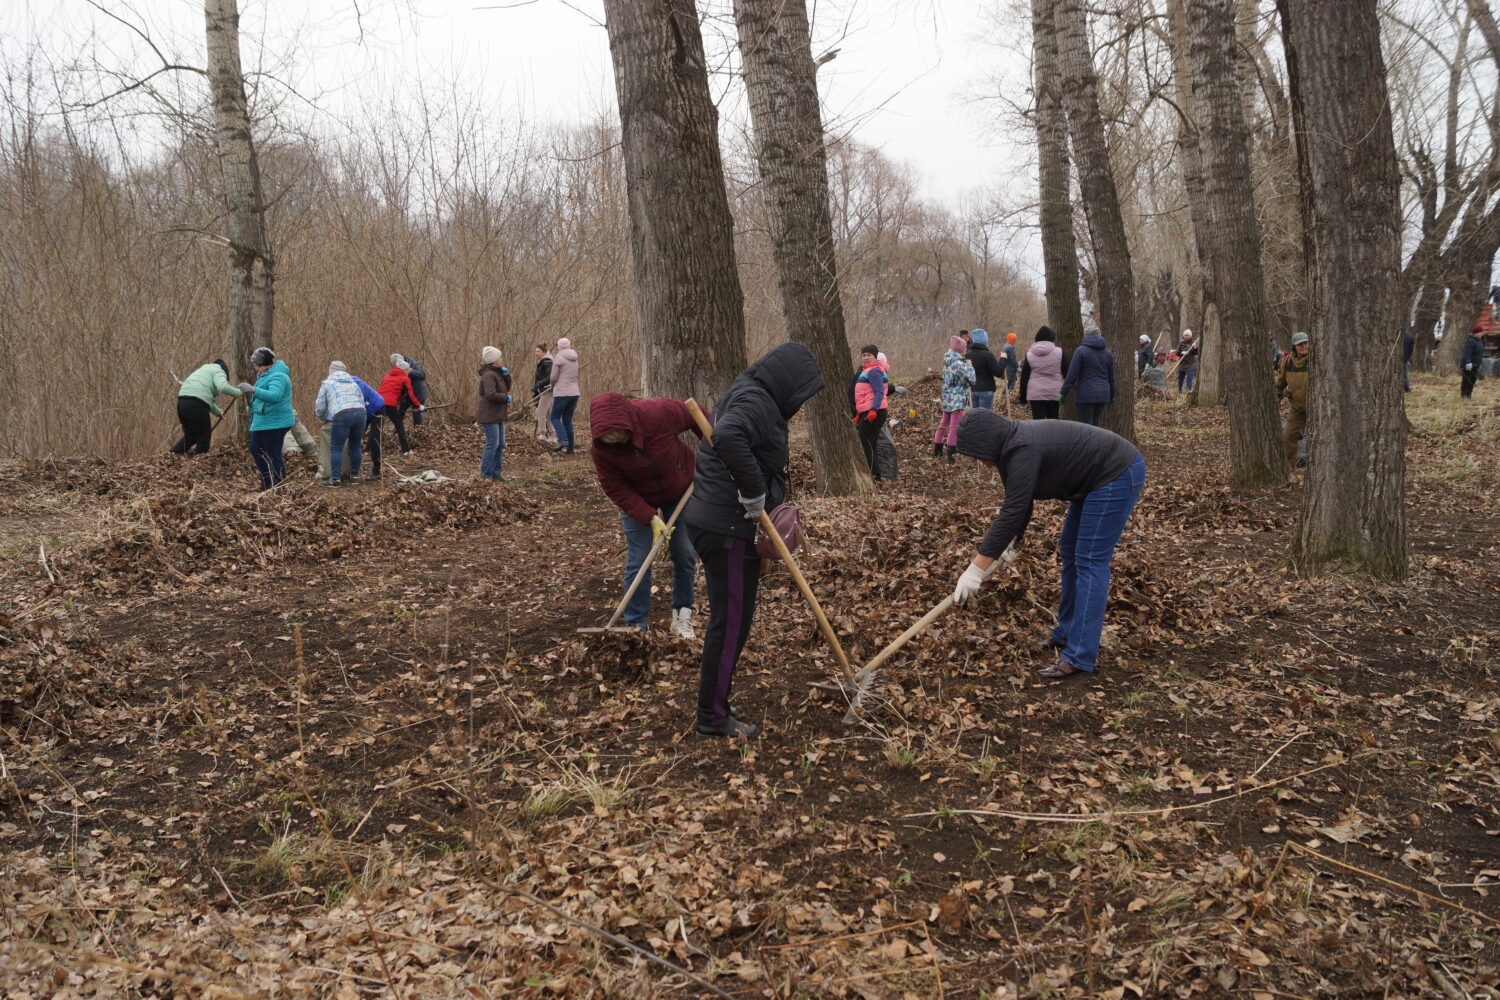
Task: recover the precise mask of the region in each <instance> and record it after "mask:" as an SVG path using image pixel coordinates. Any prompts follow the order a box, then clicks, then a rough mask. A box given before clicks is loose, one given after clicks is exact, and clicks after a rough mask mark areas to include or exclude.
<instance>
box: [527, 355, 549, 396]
mask: <svg viewBox="0 0 1500 1000" xmlns="http://www.w3.org/2000/svg"><path fill="white" fill-rule="evenodd" d="M551 391H552V355H550V354H543V355H542V356H541V357H540V358H538V359H537V362H536V371H534V372H533V373H532V375H531V401H532V402H533V403H535V402H536V401H537V400H539V399H541V398H542V397H543V396H545V395H547V393H549V392H551Z"/></svg>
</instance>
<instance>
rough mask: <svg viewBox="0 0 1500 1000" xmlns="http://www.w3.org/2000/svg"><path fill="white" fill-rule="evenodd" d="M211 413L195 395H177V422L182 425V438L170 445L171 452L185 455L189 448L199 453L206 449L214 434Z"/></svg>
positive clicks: (196, 453) (205, 404)
mask: <svg viewBox="0 0 1500 1000" xmlns="http://www.w3.org/2000/svg"><path fill="white" fill-rule="evenodd" d="M213 413H214V411H213V410H211V409H209V406H208V404H207V403H205V402H204V401H203V400H201V399H198V398H197V397H195V396H178V397H177V422H178V423H179V424H181V425H182V439H181V440H180V441H178V442H177V443H176V444H174V445H173V446H172V454H174V455H186V454H187V453H188V451H189V450H191V451H192V452H193V453H194V454H195V455H201V454H203V453H204V452H206V451H208V445H209V441H210V440H211V439H212V438H213V436H214V423H213Z"/></svg>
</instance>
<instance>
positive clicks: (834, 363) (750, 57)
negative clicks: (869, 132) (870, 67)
mask: <svg viewBox="0 0 1500 1000" xmlns="http://www.w3.org/2000/svg"><path fill="white" fill-rule="evenodd" d="M734 20H735V25H736V27H737V29H738V32H739V42H740V60H741V62H742V64H743V67H744V76H745V88H746V90H747V91H748V93H749V97H750V119H751V124H752V125H753V127H754V129H755V145H756V154H757V163H758V165H759V168H760V177H761V181H762V183H763V185H764V188H763V193H764V198H765V204H766V216H767V219H768V221H769V223H770V235H771V253H772V256H773V257H774V258H775V260H776V272H777V285H778V287H779V288H780V291H781V312H782V315H783V316H784V317H785V319H786V328H787V334H788V336H790V337H791V339H792V340H794V341H796V342H797V343H799V344H802V345H804V346H805V347H807V349H808V350H810V351H811V352H812V355H813V357H814V358H816V359H817V361H818V367H819V368H821V369H822V371H823V377H824V378H825V379H827V380H828V383H829V389H830V391H828V392H820V393H818V395H816V396H814V397H813V399H812V402H811V403H809V404H808V407H807V413H808V420H809V424H810V426H811V430H812V450H813V465H814V468H815V469H816V472H817V480H818V488H819V489H820V490H822V491H823V492H824V493H826V494H828V495H830V496H850V495H853V494H858V493H867V492H869V491H870V490H872V489H873V488H874V484H873V482H872V480H871V478H870V469H869V466H868V465H867V464H866V463H865V460H864V453H863V451H862V450H861V448H860V444H859V437H858V435H857V434H856V433H855V430H854V427H853V425H852V424H851V423H850V422H849V416H848V410H847V406H846V401H847V398H848V397H847V395H846V393H845V392H844V391H843V388H844V387H845V386H846V385H848V383H849V380H850V379H851V378H852V377H853V374H854V373H853V370H852V368H851V366H850V363H849V362H850V351H849V341H848V338H847V337H846V335H845V333H844V305H843V301H842V299H841V298H840V296H839V279H838V262H837V260H836V259H835V257H834V244H833V222H832V219H831V217H830V215H829V207H828V157H827V153H826V151H825V150H824V146H823V142H824V137H823V119H822V115H821V113H820V111H819V109H818V81H817V67H816V66H815V65H814V64H813V57H812V37H811V31H810V29H809V27H808V21H807V7H806V5H805V3H804V0H781V2H778V3H767V2H765V0H735V4H734Z"/></svg>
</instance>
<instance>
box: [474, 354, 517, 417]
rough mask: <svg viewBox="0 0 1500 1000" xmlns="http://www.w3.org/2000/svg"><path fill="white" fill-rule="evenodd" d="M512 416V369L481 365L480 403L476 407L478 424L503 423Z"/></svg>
mask: <svg viewBox="0 0 1500 1000" xmlns="http://www.w3.org/2000/svg"><path fill="white" fill-rule="evenodd" d="M509 417H510V369H509V368H504V367H501V366H500V365H480V367H479V405H478V406H476V407H474V422H475V423H476V424H503V423H505V421H506V420H507V419H509Z"/></svg>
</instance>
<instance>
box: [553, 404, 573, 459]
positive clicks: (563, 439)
mask: <svg viewBox="0 0 1500 1000" xmlns="http://www.w3.org/2000/svg"><path fill="white" fill-rule="evenodd" d="M576 409H578V397H577V396H554V397H552V433H553V434H554V435H555V436H556V437H557V443H558V444H561V445H566V446H567V451H568V454H569V455H571V454H573V411H574V410H576Z"/></svg>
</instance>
